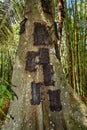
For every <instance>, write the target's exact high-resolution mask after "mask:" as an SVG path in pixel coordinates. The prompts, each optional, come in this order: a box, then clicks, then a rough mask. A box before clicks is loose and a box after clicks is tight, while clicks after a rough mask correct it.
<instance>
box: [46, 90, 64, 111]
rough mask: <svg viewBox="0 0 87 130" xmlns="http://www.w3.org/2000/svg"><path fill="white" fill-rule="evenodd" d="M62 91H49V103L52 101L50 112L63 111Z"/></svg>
mask: <svg viewBox="0 0 87 130" xmlns="http://www.w3.org/2000/svg"><path fill="white" fill-rule="evenodd" d="M60 92H61V91H60V90H59V89H58V90H53V91H52V90H49V91H48V94H49V101H50V110H51V111H52V112H53V111H61V110H62V105H61V101H60Z"/></svg>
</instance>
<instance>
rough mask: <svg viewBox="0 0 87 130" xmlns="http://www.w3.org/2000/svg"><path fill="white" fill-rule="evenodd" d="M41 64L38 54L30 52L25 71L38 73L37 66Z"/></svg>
mask: <svg viewBox="0 0 87 130" xmlns="http://www.w3.org/2000/svg"><path fill="white" fill-rule="evenodd" d="M38 62H39V57H38V52H34V51H28V52H27V56H26V66H25V70H27V71H30V72H33V71H36V64H37V63H38Z"/></svg>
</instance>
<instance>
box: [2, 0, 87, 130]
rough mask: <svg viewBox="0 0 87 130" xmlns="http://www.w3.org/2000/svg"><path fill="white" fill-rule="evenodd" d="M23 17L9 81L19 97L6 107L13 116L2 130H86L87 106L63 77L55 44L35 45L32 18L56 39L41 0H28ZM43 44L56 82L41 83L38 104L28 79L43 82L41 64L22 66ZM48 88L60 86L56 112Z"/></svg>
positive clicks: (49, 14) (49, 17)
mask: <svg viewBox="0 0 87 130" xmlns="http://www.w3.org/2000/svg"><path fill="white" fill-rule="evenodd" d="M25 17H26V18H27V21H26V24H25V32H24V33H22V34H21V36H20V44H19V47H18V51H17V56H16V61H15V65H14V71H13V77H12V82H13V84H14V85H15V86H16V87H15V88H13V89H14V91H15V92H16V94H17V95H18V100H17V99H16V98H15V99H14V101H12V103H11V105H10V109H9V114H10V115H11V116H12V117H14V119H13V120H12V119H11V118H10V119H7V120H6V121H5V124H4V125H3V127H2V130H87V108H86V106H85V105H84V104H83V103H82V102H81V101H80V98H79V97H78V96H77V95H76V94H75V93H74V92H73V90H72V89H71V88H70V87H69V86H68V84H67V82H66V81H65V77H64V74H63V71H62V67H61V63H60V62H59V61H58V60H57V58H56V56H55V53H52V50H53V48H54V46H53V45H45V47H44V46H43V45H41V46H34V23H35V22H37V23H41V24H44V25H45V26H46V29H47V30H48V32H49V34H50V36H51V38H52V42H53V41H54V40H55V34H54V29H53V27H52V26H53V19H52V13H49V11H48V12H45V13H44V12H43V9H42V7H41V2H40V0H35V1H34V0H27V1H26V7H25ZM48 28H49V29H48ZM48 41H49V40H47V41H46V43H47V42H48ZM42 47H44V48H48V49H49V50H50V63H51V64H52V65H53V69H54V75H53V80H54V81H55V86H44V85H43V87H42V88H41V93H42V101H41V103H40V105H32V104H31V103H30V100H31V99H32V95H31V82H32V81H35V82H36V83H38V82H43V81H44V77H43V69H42V65H37V71H35V72H29V71H26V70H25V66H26V54H27V52H28V51H38V50H39V48H42ZM53 52H54V51H53ZM49 89H50V90H56V89H60V90H61V93H60V99H61V103H62V110H61V111H59V112H58V111H55V112H52V111H50V108H49V103H50V102H49V97H48V94H47V92H48V90H49Z"/></svg>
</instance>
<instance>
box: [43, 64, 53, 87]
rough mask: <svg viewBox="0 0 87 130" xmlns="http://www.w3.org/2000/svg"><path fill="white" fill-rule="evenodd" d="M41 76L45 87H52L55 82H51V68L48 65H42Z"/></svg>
mask: <svg viewBox="0 0 87 130" xmlns="http://www.w3.org/2000/svg"><path fill="white" fill-rule="evenodd" d="M43 74H44V84H45V86H50V85H51V86H54V85H55V81H53V80H52V76H53V74H54V71H53V66H52V65H50V64H44V65H43Z"/></svg>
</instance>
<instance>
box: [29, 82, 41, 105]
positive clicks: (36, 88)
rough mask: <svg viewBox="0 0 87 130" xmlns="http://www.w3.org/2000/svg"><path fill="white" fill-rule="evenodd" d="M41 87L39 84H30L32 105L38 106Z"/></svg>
mask: <svg viewBox="0 0 87 130" xmlns="http://www.w3.org/2000/svg"><path fill="white" fill-rule="evenodd" d="M41 86H42V84H41V83H35V82H32V83H31V89H32V92H31V94H32V99H31V104H32V105H39V104H40V101H41V92H40V87H41Z"/></svg>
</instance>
